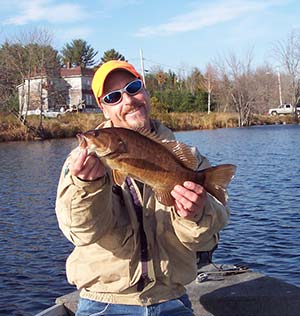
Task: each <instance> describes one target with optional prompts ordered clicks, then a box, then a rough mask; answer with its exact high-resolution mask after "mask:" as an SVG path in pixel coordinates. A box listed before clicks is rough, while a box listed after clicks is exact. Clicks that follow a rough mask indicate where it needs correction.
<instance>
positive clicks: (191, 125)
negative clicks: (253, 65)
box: [0, 112, 293, 142]
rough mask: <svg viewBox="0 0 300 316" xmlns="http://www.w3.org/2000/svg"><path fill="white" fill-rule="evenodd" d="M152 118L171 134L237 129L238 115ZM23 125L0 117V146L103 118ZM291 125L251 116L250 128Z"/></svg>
mask: <svg viewBox="0 0 300 316" xmlns="http://www.w3.org/2000/svg"><path fill="white" fill-rule="evenodd" d="M154 118H156V119H158V120H160V121H161V122H163V123H164V124H165V125H166V126H168V127H169V128H171V129H172V130H174V131H180V130H202V129H216V128H232V127H237V126H238V115H237V114H236V113H213V112H212V113H210V114H207V113H195V112H194V113H156V114H155V115H154ZM27 121H28V125H29V126H30V128H28V127H26V126H24V125H22V124H21V122H20V121H19V120H18V119H17V118H15V117H14V116H13V115H11V114H7V113H0V142H5V141H19V140H34V139H37V138H39V137H37V133H35V132H34V130H35V131H41V132H42V134H43V137H44V138H66V137H74V136H75V135H76V134H77V133H79V132H81V131H87V130H89V129H93V128H95V127H96V126H97V125H99V124H100V123H101V122H103V121H104V117H103V115H102V114H101V113H97V114H86V113H73V114H67V115H65V116H63V117H61V118H60V119H43V122H42V129H41V128H39V126H40V119H39V117H37V116H29V117H28V118H27ZM291 123H293V117H292V116H288V115H286V116H276V117H274V116H267V115H265V116H263V115H255V116H253V118H252V125H266V124H267V125H269V124H291Z"/></svg>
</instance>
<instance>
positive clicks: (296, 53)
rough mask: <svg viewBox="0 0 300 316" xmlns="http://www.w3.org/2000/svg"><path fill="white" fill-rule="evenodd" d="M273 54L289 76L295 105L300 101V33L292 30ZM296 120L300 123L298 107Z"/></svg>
mask: <svg viewBox="0 0 300 316" xmlns="http://www.w3.org/2000/svg"><path fill="white" fill-rule="evenodd" d="M273 54H274V57H275V58H276V60H277V61H278V63H279V66H280V67H282V68H283V69H284V70H285V71H286V73H287V74H288V76H289V83H290V84H289V85H290V89H291V91H292V104H293V105H295V104H297V103H298V102H299V100H300V91H299V81H300V31H299V30H292V31H291V32H290V33H289V34H288V36H287V37H286V39H285V40H281V41H278V42H277V43H275V44H274V48H273ZM295 119H296V121H298V116H297V112H296V107H295Z"/></svg>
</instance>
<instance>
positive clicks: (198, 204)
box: [171, 181, 207, 218]
mask: <svg viewBox="0 0 300 316" xmlns="http://www.w3.org/2000/svg"><path fill="white" fill-rule="evenodd" d="M171 195H172V196H173V198H174V199H175V208H176V211H177V213H178V214H179V215H180V216H181V217H184V218H186V217H187V218H193V217H196V216H197V215H199V214H200V213H202V212H203V207H204V205H205V202H206V199H207V193H206V191H205V189H204V188H203V187H202V186H201V185H199V184H197V183H194V182H191V181H185V182H184V183H183V186H181V185H176V186H175V187H174V189H173V190H172V191H171Z"/></svg>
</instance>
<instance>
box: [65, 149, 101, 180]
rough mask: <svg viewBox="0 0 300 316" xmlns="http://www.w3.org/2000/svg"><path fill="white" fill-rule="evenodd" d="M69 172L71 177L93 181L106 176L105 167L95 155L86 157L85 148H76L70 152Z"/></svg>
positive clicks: (86, 151)
mask: <svg viewBox="0 0 300 316" xmlns="http://www.w3.org/2000/svg"><path fill="white" fill-rule="evenodd" d="M69 170H70V172H71V174H72V175H73V176H76V177H77V178H79V179H81V180H84V181H93V180H96V179H99V178H101V177H103V176H104V175H105V174H106V170H105V167H104V165H103V163H102V162H101V161H100V159H99V158H98V157H97V156H96V155H93V154H91V155H88V150H87V148H80V147H78V148H76V149H75V150H73V151H72V152H71V156H70V165H69Z"/></svg>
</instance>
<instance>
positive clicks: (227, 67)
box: [217, 51, 255, 126]
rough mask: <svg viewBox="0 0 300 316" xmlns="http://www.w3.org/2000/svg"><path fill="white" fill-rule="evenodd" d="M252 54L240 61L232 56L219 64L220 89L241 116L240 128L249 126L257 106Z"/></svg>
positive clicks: (249, 53)
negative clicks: (255, 105)
mask: <svg viewBox="0 0 300 316" xmlns="http://www.w3.org/2000/svg"><path fill="white" fill-rule="evenodd" d="M251 64H252V52H251V51H250V52H248V53H247V55H246V57H245V59H244V60H242V59H238V58H237V56H236V55H235V54H230V55H229V56H228V57H225V58H224V59H223V60H221V61H219V62H217V67H218V72H219V76H220V78H222V79H223V80H222V81H221V84H222V85H223V87H220V88H221V90H222V91H223V92H225V93H226V96H225V99H227V100H229V101H230V103H231V104H232V105H233V107H234V109H235V111H236V112H237V113H238V115H239V126H245V125H249V124H250V122H251V116H252V113H253V109H254V104H255V94H254V91H255V81H254V76H253V71H252V69H251Z"/></svg>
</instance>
